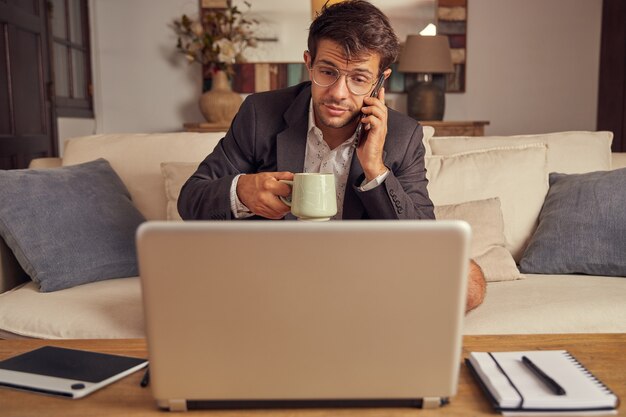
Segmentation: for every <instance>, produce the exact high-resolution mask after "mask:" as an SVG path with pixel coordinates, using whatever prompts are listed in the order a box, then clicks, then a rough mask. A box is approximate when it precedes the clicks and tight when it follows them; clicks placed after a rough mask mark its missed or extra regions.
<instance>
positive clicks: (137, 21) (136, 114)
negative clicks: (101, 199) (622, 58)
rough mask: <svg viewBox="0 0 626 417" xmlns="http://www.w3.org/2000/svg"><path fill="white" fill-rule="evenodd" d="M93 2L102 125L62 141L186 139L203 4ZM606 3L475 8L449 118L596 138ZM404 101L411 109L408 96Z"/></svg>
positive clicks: (588, 0) (501, 130)
mask: <svg viewBox="0 0 626 417" xmlns="http://www.w3.org/2000/svg"><path fill="white" fill-rule="evenodd" d="M275 1H276V5H277V7H280V5H281V1H279V0H275ZM300 1H301V0H300ZM90 3H91V12H92V13H91V14H92V28H91V29H92V44H93V47H94V57H93V61H94V82H95V103H94V104H95V110H96V120H95V124H94V125H93V126H92V127H90V125H88V124H87V125H86V124H84V122H83V123H82V124H81V123H79V124H76V125H73V123H72V119H68V120H64V122H63V124H62V125H61V124H60V127H61V128H62V129H63V131H61V132H60V137H62V138H65V137H67V134H68V132H71V133H73V134H74V133H80V132H85V133H87V134H88V133H90V129H91V128H93V130H95V132H96V133H111V132H159V131H160V132H163V131H176V130H180V129H181V125H182V123H184V122H186V121H201V120H202V116H201V115H200V113H199V111H198V109H197V104H196V101H197V98H198V94H199V90H200V68H199V66H197V65H193V66H188V65H187V64H186V63H185V62H184V60H183V59H182V57H181V56H180V55H178V54H176V52H175V50H174V45H175V42H176V40H175V37H174V34H173V31H171V30H170V29H169V28H168V24H169V23H170V22H171V21H172V20H173V19H174V18H176V17H179V16H180V15H181V14H182V13H187V14H195V13H196V11H197V9H198V1H197V0H167V1H154V0H133V1H126V0H91V1H90ZM601 3H602V2H601V0H550V1H542V0H469V31H468V62H467V91H466V93H464V94H447V97H446V100H447V105H446V115H445V119H446V120H489V121H491V125H490V126H489V127H488V128H487V134H523V133H538V132H549V131H559V130H576V129H584V130H594V129H595V125H596V105H597V79H598V66H599V50H600V26H601V10H602V4H601ZM253 8H254V2H253ZM304 48H305V45H302V48H299V50H298V51H293V55H294V56H296V57H298V59H299V58H300V57H301V56H302V51H303V50H304ZM397 102H398V103H399V104H400V106H399V107H401V108H402V107H404V106H403V104H404V98H403V97H400V98H398V100H397ZM81 129H82V130H81ZM91 133H93V132H91Z"/></svg>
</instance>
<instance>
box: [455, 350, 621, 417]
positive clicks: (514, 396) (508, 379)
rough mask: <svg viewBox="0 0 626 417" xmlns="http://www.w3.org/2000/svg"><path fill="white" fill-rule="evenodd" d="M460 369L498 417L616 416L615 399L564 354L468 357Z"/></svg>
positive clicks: (552, 351) (472, 354) (477, 355)
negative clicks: (475, 383)
mask: <svg viewBox="0 0 626 417" xmlns="http://www.w3.org/2000/svg"><path fill="white" fill-rule="evenodd" d="M524 356H525V357H526V358H527V360H526V362H529V361H532V364H534V365H535V367H536V368H539V369H540V371H539V373H543V376H540V375H538V372H537V371H533V369H532V366H529V365H528V364H525V363H524V361H522V358H523V357H524ZM466 364H467V365H468V367H469V368H470V370H471V371H472V373H473V374H474V376H475V377H476V378H477V379H478V380H479V382H480V383H481V386H482V388H483V389H484V390H485V393H486V394H487V396H488V397H489V399H490V400H491V402H492V403H493V406H494V408H495V409H496V410H497V411H500V412H502V414H504V415H540V414H546V415H550V414H559V413H563V412H567V414H568V415H572V414H594V415H610V414H616V413H617V412H616V408H617V406H618V404H619V399H618V398H617V396H616V395H615V394H614V393H613V392H612V391H611V390H610V389H609V388H608V387H606V386H605V385H604V384H603V383H602V382H600V380H598V379H597V378H595V377H594V376H593V375H592V374H591V372H589V371H588V370H587V369H586V368H585V367H584V366H583V365H582V364H581V363H580V362H579V361H577V360H576V359H575V358H574V357H573V356H572V355H570V354H569V353H568V352H567V351H564V350H545V351H527V352H472V353H470V356H469V359H466ZM546 379H548V380H549V381H546ZM551 384H552V385H551ZM554 386H556V388H560V389H558V390H557V389H555V387H554Z"/></svg>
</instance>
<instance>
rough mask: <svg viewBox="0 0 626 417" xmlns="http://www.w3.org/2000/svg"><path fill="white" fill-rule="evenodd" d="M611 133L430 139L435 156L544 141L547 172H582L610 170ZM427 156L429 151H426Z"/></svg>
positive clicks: (430, 147)
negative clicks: (546, 147) (546, 155)
mask: <svg viewBox="0 0 626 417" xmlns="http://www.w3.org/2000/svg"><path fill="white" fill-rule="evenodd" d="M612 141H613V133H612V132H558V133H546V134H540V135H521V136H484V137H469V136H450V137H444V136H440V137H434V138H431V139H430V140H429V142H428V145H429V146H428V149H429V150H430V151H431V152H432V154H433V155H452V154H456V153H460V152H471V151H476V150H484V149H494V148H499V147H503V146H519V145H528V144H531V143H544V144H546V145H547V146H548V172H549V173H550V172H560V173H563V174H582V173H585V172H592V171H606V170H609V169H611V142H612ZM427 155H428V154H427Z"/></svg>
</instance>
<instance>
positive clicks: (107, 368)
mask: <svg viewBox="0 0 626 417" xmlns="http://www.w3.org/2000/svg"><path fill="white" fill-rule="evenodd" d="M147 364H148V361H147V360H145V359H139V358H133V357H129V356H119V355H110V354H106V353H98V352H89V351H85V350H76V349H65V348H59V347H54V346H44V347H42V348H39V349H35V350H32V351H30V352H26V353H23V354H21V355H17V356H14V357H12V358H9V359H6V360H4V361H1V362H0V386H5V387H10V388H17V389H21V390H26V391H33V392H38V393H43V394H50V395H58V396H62V397H68V398H81V397H84V396H85V395H87V394H89V393H91V392H93V391H95V390H97V389H99V388H101V387H103V386H105V385H108V384H110V383H112V382H114V381H117V380H118V379H121V378H123V377H125V376H126V375H129V374H131V373H133V372H135V371H137V370H139V369H141V368H143V367H145V366H146V365H147Z"/></svg>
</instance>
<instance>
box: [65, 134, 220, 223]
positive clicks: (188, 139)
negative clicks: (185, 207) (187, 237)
mask: <svg viewBox="0 0 626 417" xmlns="http://www.w3.org/2000/svg"><path fill="white" fill-rule="evenodd" d="M223 136H224V133H190V132H181V133H150V134H107V135H93V136H85V137H81V138H75V139H70V140H69V141H68V142H67V144H66V145H65V152H64V155H63V165H74V164H78V163H82V162H86V161H91V160H94V159H97V158H105V159H106V160H108V161H109V162H110V163H111V166H112V167H113V169H115V171H116V172H117V174H118V175H119V176H120V178H121V179H122V181H123V182H124V184H125V185H126V187H127V188H128V191H129V192H130V195H131V196H132V198H133V202H134V203H135V206H136V207H137V209H139V211H140V212H141V213H142V214H143V215H144V216H145V217H146V219H148V220H165V219H166V218H167V215H166V207H167V199H166V197H165V187H164V184H163V177H162V175H161V166H160V165H161V162H165V161H181V162H197V163H200V161H202V160H203V159H204V158H205V157H206V156H207V155H208V154H209V153H211V152H212V151H213V148H214V147H215V145H216V144H217V142H218V141H219V140H220V139H221V138H222V137H223Z"/></svg>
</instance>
